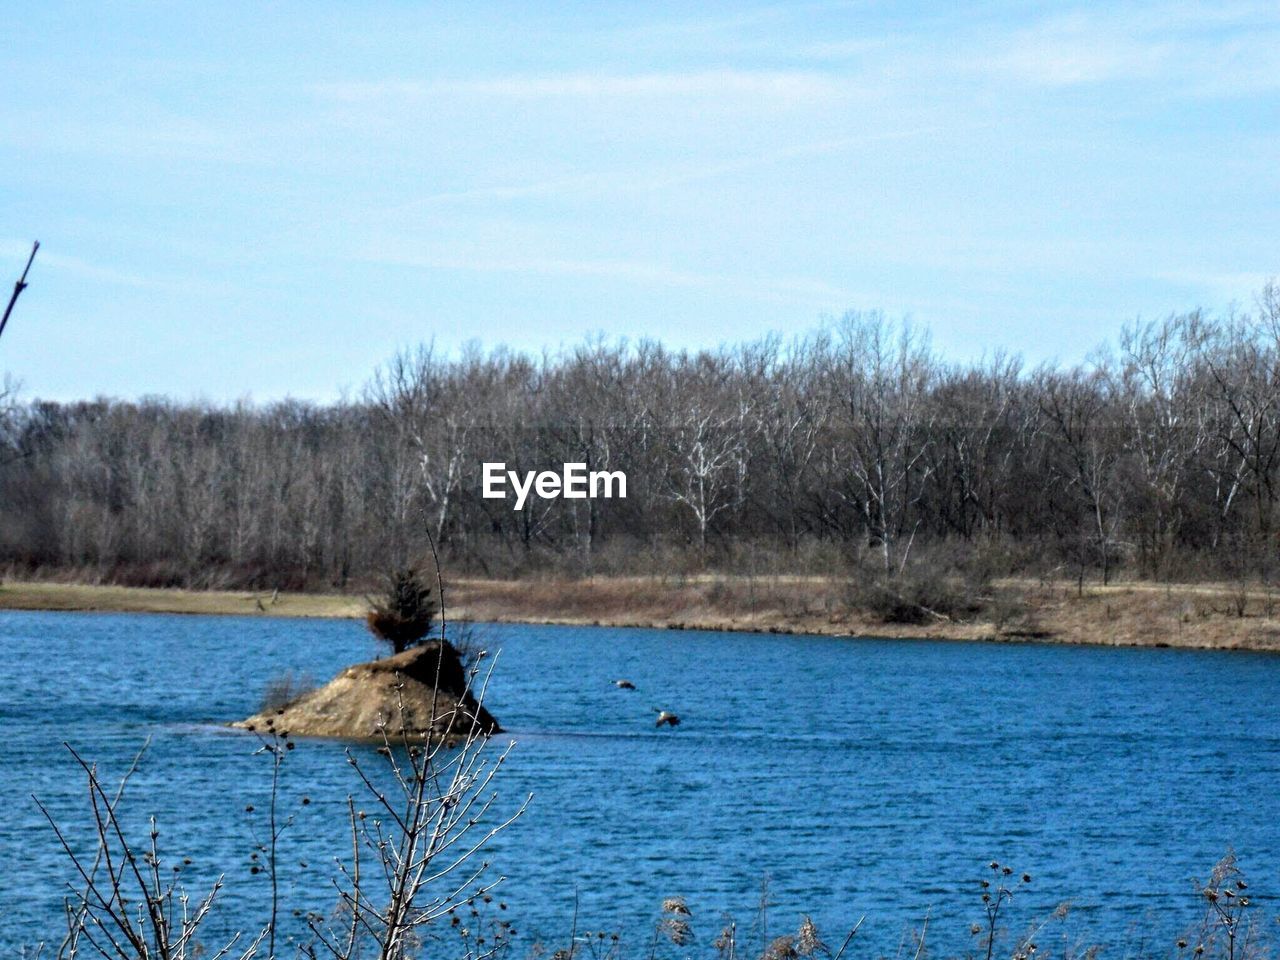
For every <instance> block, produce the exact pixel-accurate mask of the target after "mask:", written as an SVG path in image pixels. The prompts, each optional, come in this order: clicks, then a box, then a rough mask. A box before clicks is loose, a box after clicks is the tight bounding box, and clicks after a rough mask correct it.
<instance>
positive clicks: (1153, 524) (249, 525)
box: [0, 286, 1280, 588]
mask: <svg viewBox="0 0 1280 960" xmlns="http://www.w3.org/2000/svg"><path fill="white" fill-rule="evenodd" d="M0 397H2V398H0V564H3V565H4V566H6V567H7V568H9V569H11V570H17V571H26V572H32V571H45V572H51V571H59V570H64V571H70V572H75V573H77V574H80V575H91V576H94V577H96V578H103V579H107V580H114V581H119V582H130V583H145V584H186V585H195V586H204V585H225V586H233V585H236V586H255V587H272V586H276V587H289V588H319V587H327V586H339V587H342V586H347V585H350V584H352V583H353V582H365V581H367V580H368V578H370V577H372V576H374V575H377V574H380V573H383V572H385V571H387V570H389V569H393V568H396V567H403V566H407V565H412V564H413V563H415V562H420V559H421V557H422V556H423V555H424V553H425V551H426V550H427V539H428V535H430V537H431V538H433V539H434V541H435V542H436V544H437V545H438V547H439V549H440V552H441V554H442V556H443V557H444V558H446V559H447V561H448V563H449V565H450V568H451V569H452V570H454V571H455V572H469V573H475V574H480V575H488V576H504V577H505V576H518V575H522V574H528V573H533V572H543V571H548V570H552V571H556V572H559V573H565V574H589V573H599V574H608V573H643V572H657V571H663V572H667V571H692V570H700V569H719V570H726V571H729V570H739V571H741V570H755V571H763V570H769V571H791V572H805V571H812V572H832V571H841V570H850V569H860V570H863V571H871V572H874V573H875V575H877V576H887V577H892V576H896V575H899V574H901V573H902V572H904V571H906V570H907V569H909V568H910V567H911V566H912V565H913V564H916V563H919V562H922V558H927V557H930V556H939V555H947V556H952V557H977V556H980V557H984V558H987V561H988V562H990V563H991V564H994V565H995V566H997V567H999V568H1000V569H1001V570H1003V571H1004V572H1038V573H1041V574H1044V575H1069V576H1072V577H1076V576H1078V577H1081V578H1084V577H1090V578H1092V577H1098V578H1102V579H1104V580H1105V579H1110V578H1111V577H1112V576H1114V575H1116V574H1117V573H1118V572H1120V571H1123V572H1124V573H1125V574H1126V575H1133V576H1142V577H1149V578H1157V579H1160V578H1195V577H1231V578H1262V579H1267V578H1270V577H1271V576H1272V575H1273V572H1274V567H1275V563H1274V557H1275V554H1276V549H1277V542H1276V537H1277V529H1276V527H1277V520H1278V518H1277V510H1276V507H1277V497H1280V288H1277V287H1276V286H1268V287H1267V288H1265V289H1264V290H1263V292H1262V293H1261V294H1260V295H1259V297H1258V298H1257V303H1256V307H1254V308H1253V309H1251V310H1249V311H1247V312H1237V311H1233V312H1231V313H1228V314H1226V315H1224V316H1210V315H1207V314H1205V313H1203V312H1199V311H1196V312H1192V313H1187V314H1183V315H1176V316H1171V317H1168V318H1165V319H1161V320H1155V321H1148V322H1139V323H1134V324H1131V325H1129V326H1127V327H1125V328H1124V329H1123V330H1122V332H1121V335H1120V337H1119V339H1118V343H1117V344H1116V345H1115V347H1114V348H1112V349H1110V350H1107V351H1105V352H1099V353H1097V354H1096V355H1094V356H1092V357H1091V358H1090V360H1089V361H1088V362H1085V363H1081V364H1077V365H1069V366H1063V365H1041V366H1037V367H1034V368H1028V367H1027V366H1026V365H1024V364H1023V363H1022V362H1021V361H1020V360H1019V359H1018V358H1016V357H1013V356H1008V355H1000V354H997V355H994V356H991V357H989V358H987V359H985V360H982V361H978V362H970V363H950V362H947V361H946V360H945V359H943V358H940V357H938V356H937V355H936V354H935V352H934V351H933V350H932V348H931V346H930V343H929V340H928V337H927V335H925V334H922V333H921V332H920V331H919V330H915V329H912V328H911V327H910V326H908V325H904V324H900V323H896V322H893V321H891V320H888V319H886V318H885V317H884V316H883V315H880V314H875V313H870V314H861V313H853V314H849V315H846V316H845V317H844V318H842V319H841V320H839V321H838V322H833V323H831V324H828V325H827V326H825V327H823V328H822V329H820V330H818V331H816V332H814V333H812V334H809V335H806V336H802V337H797V338H795V339H791V340H784V339H782V338H780V337H776V336H773V337H767V338H765V339H761V340H757V341H754V342H751V343H746V344H741V345H734V346H724V347H721V348H719V349H716V350H706V351H696V352H687V351H674V350H670V349H667V348H665V347H664V346H662V345H661V344H660V343H656V342H651V341H642V342H639V343H635V344H627V343H611V342H607V341H605V340H603V339H593V340H589V341H586V342H584V343H582V344H580V345H578V346H577V347H574V348H572V349H568V350H565V351H561V352H559V353H555V354H544V355H541V356H531V355H528V354H524V353H519V352H513V351H510V350H506V349H496V350H492V351H488V352H485V351H482V350H480V349H478V348H470V349H466V350H464V351H462V353H461V354H460V355H454V356H447V355H443V354H442V353H441V352H439V351H437V350H435V349H433V348H432V347H431V346H423V347H421V348H419V349H416V350H410V351H405V352H402V353H400V354H399V355H397V356H395V357H394V358H392V359H391V360H390V361H389V362H388V363H386V364H385V365H384V366H383V367H382V368H380V369H379V370H377V371H376V372H375V373H374V374H373V375H372V377H371V378H370V380H369V382H368V383H367V385H366V386H365V387H364V389H363V390H362V391H361V393H360V394H359V396H358V397H356V398H354V399H351V400H347V401H343V402H337V403H332V404H324V405H321V404H313V403H304V402H297V401H286V402H280V403H273V404H267V405H253V404H249V403H237V404H232V405H209V404H195V403H179V402H174V401H170V400H165V399H143V400H137V401H130V400H111V399H98V400H92V401H84V402H76V403H52V402H44V401H38V400H35V401H23V400H21V399H20V397H19V395H18V393H17V391H15V390H13V389H12V387H11V386H10V388H8V389H7V390H5V391H4V392H3V394H0ZM486 461H504V462H505V463H506V464H507V466H508V468H510V469H513V470H519V471H521V472H522V473H523V472H524V471H529V470H544V469H559V467H560V465H561V464H562V463H565V462H575V463H585V464H586V465H587V469H588V470H610V471H612V470H622V471H624V472H625V473H626V475H627V480H628V483H627V493H628V496H627V497H626V499H609V500H599V499H586V500H579V499H574V500H565V499H555V500H544V499H539V498H537V497H533V498H530V502H529V503H528V504H527V505H526V506H525V508H524V509H523V510H520V511H515V510H513V509H512V504H511V502H510V501H502V500H492V499H484V498H482V496H481V466H482V464H483V463H484V462H486Z"/></svg>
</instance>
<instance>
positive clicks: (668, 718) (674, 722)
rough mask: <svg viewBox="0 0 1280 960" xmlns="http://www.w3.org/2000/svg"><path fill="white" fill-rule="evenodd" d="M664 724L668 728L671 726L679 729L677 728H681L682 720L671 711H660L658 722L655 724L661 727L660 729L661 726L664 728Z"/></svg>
mask: <svg viewBox="0 0 1280 960" xmlns="http://www.w3.org/2000/svg"><path fill="white" fill-rule="evenodd" d="M664 723H665V724H666V725H667V726H669V727H677V726H679V725H680V718H679V717H677V716H676V715H675V714H674V713H672V712H671V711H670V710H659V711H658V722H657V723H656V724H655V726H659V727H660V726H662V725H663V724H664Z"/></svg>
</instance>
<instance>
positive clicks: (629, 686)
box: [613, 680, 636, 690]
mask: <svg viewBox="0 0 1280 960" xmlns="http://www.w3.org/2000/svg"><path fill="white" fill-rule="evenodd" d="M613 685H614V686H615V687H617V688H618V689H619V690H634V689H635V688H636V685H635V684H634V683H632V682H631V681H630V680H615V681H613Z"/></svg>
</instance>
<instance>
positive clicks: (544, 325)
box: [0, 0, 1280, 400]
mask: <svg viewBox="0 0 1280 960" xmlns="http://www.w3.org/2000/svg"><path fill="white" fill-rule="evenodd" d="M5 33H6V45H5V47H6V54H5V60H6V68H5V70H4V73H3V80H2V81H0V83H3V87H4V96H3V97H2V98H0V170H2V171H3V176H2V177H0V201H2V205H0V210H2V211H3V212H2V214H0V266H2V267H3V268H4V269H3V272H2V273H0V282H2V283H4V284H6V285H7V284H8V283H10V282H11V280H12V276H11V275H13V274H16V272H17V271H18V269H19V268H20V266H21V262H22V260H23V258H24V256H25V250H26V247H27V245H28V244H29V241H30V240H31V239H34V238H39V239H40V240H41V241H42V243H43V248H42V250H41V254H40V256H39V258H38V259H37V261H36V265H35V267H34V268H33V272H32V277H31V280H32V286H31V288H30V289H29V290H28V291H27V293H26V294H24V298H23V300H22V301H21V303H20V306H19V308H18V312H17V314H16V316H15V319H14V321H13V322H12V324H11V326H10V329H9V331H8V332H7V333H6V335H5V339H4V341H3V342H0V370H3V371H7V372H8V373H10V374H12V375H13V376H15V377H17V378H19V379H20V380H21V381H22V382H23V384H24V391H23V392H24V395H27V396H43V397H51V398H62V399H67V398H75V397H85V396H92V395H95V394H99V393H105V394H111V395H118V396H129V397H132V396H140V395H144V394H158V393H167V394H171V395H174V396H177V397H182V398H189V397H203V398H209V399H214V400H222V399H229V398H237V397H245V396H250V397H252V398H254V399H258V400H269V399H273V398H277V397H282V396H286V395H290V396H295V397H304V398H314V399H328V398H332V397H334V396H337V395H338V393H339V391H340V390H341V389H343V388H344V387H348V388H358V386H359V385H360V384H361V383H363V382H364V381H365V379H366V378H367V376H368V375H369V373H370V372H371V370H372V368H373V367H374V366H375V365H376V364H377V363H379V362H381V361H382V360H384V359H385V358H386V357H387V356H388V355H389V354H391V353H392V352H393V351H394V350H396V349H397V348H399V347H402V346H405V345H409V344H413V343H416V342H419V341H422V340H429V339H434V340H435V341H436V342H437V344H439V345H441V346H442V347H445V348H449V349H454V348H457V347H458V346H459V345H461V344H463V343H464V342H466V341H468V340H471V339H478V340H480V341H481V342H482V343H483V344H485V345H493V344H497V343H507V344H510V345H513V346H516V347H519V348H525V349H532V350H538V349H541V348H543V347H549V348H552V349H554V348H556V347H557V346H559V345H562V344H572V343H574V342H577V341H578V340H580V339H581V338H582V337H583V336H585V335H587V334H591V333H594V332H603V333H604V334H606V335H607V336H609V337H617V336H626V337H629V338H637V337H642V336H652V337H656V338H660V339H662V340H664V341H667V342H668V343H671V344H673V345H677V346H702V345H714V344H717V343H719V342H722V341H735V340H741V339H746V338H753V337H756V336H758V335H761V334H763V333H766V332H768V331H781V332H783V333H791V332H800V331H804V330H808V329H811V328H813V327H814V326H816V325H818V324H819V323H820V322H822V320H823V318H824V317H831V316H834V315H838V314H840V313H842V312H844V311H845V310H848V309H854V308H856V309H883V310H885V311H886V312H888V313H889V314H890V315H893V316H896V317H897V316H906V317H910V318H912V319H913V321H915V322H918V323H922V324H925V325H927V326H928V327H929V328H931V330H932V332H933V338H934V343H935V346H936V347H937V349H938V350H939V352H940V353H942V354H944V355H946V356H948V357H952V358H956V359H963V358H970V357H976V356H979V355H981V354H982V353H983V352H989V351H991V350H994V349H996V348H1006V349H1009V350H1012V351H1015V352H1020V353H1022V354H1023V355H1024V356H1025V357H1026V358H1027V359H1028V360H1029V361H1031V362H1037V361H1040V360H1043V359H1049V358H1055V357H1056V358H1061V359H1063V360H1077V359H1080V358H1081V357H1083V356H1084V355H1085V353H1086V352H1087V351H1088V350H1089V349H1090V348H1091V347H1093V346H1094V345H1095V344H1097V343H1098V342H1099V341H1102V340H1104V339H1107V338H1110V337H1113V336H1114V335H1115V333H1116V331H1117V330H1118V328H1119V326H1120V324H1122V323H1123V322H1125V321H1128V320H1132V319H1134V318H1135V317H1138V316H1144V317H1153V316H1159V315H1163V314H1165V313H1168V312H1170V311H1175V310H1183V309H1187V308H1190V307H1192V306H1196V305H1203V306H1205V307H1208V308H1211V309H1219V310H1220V309H1225V308H1227V307H1228V306H1229V305H1230V304H1231V303H1232V302H1236V303H1239V304H1241V305H1243V306H1245V307H1248V306H1249V305H1250V303H1251V300H1252V297H1253V294H1254V293H1255V292H1256V290H1257V289H1258V288H1259V287H1260V286H1261V285H1262V284H1263V283H1264V282H1265V281H1266V280H1267V279H1268V278H1270V277H1272V276H1274V275H1276V274H1277V273H1280V233H1278V231H1277V224H1280V216H1278V214H1280V149H1278V147H1280V56H1277V53H1276V51H1277V50H1280V5H1277V4H1275V3H1274V2H1269V3H1252V2H1248V3H1236V2H1232V0H1227V2H1225V3H1221V4H1212V5H1207V4H1206V5H1203V6H1201V5H1197V4H1191V3H1181V2H1155V3H1143V4H1113V5H1106V8H1105V9H1101V8H1099V9H1093V8H1091V7H1089V6H1068V5H1059V4H1027V3H1020V4H1009V5H1000V4H995V5H984V6H979V7H971V8H969V9H967V10H960V9H959V5H954V4H943V3H937V4H923V3H915V4H901V3H873V2H854V3H813V4H805V3H790V4H779V5H769V4H750V3H735V4H702V5H698V6H696V7H695V6H693V5H688V4H670V5H664V4H661V3H644V4H628V5H625V6H623V5H617V4H613V3H607V2H605V3H600V2H593V3H584V4H581V5H570V4H563V3H557V4H543V5H534V4H518V5H515V4H512V5H489V6H485V7H483V8H479V7H478V6H477V5H473V4H457V5H453V4H449V3H435V4H425V3H424V4H414V3H407V2H405V3H383V4H365V3H357V2H343V3H325V2H308V3H288V2H283V3H269V4H268V3H252V4H248V3H246V4H236V3H216V4H176V3H149V4H120V5H88V4H62V3H57V2H47V3H42V4H36V5H28V6H27V7H25V8H24V9H23V11H22V12H21V15H20V16H11V17H9V18H8V19H7V20H6V23H5Z"/></svg>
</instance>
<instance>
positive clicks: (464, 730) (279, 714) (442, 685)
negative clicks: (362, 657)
mask: <svg viewBox="0 0 1280 960" xmlns="http://www.w3.org/2000/svg"><path fill="white" fill-rule="evenodd" d="M232 726H233V727H239V728H241V729H257V730H260V731H261V730H266V729H267V728H268V727H271V728H273V729H275V730H278V731H281V732H287V733H289V734H291V735H294V736H300V737H341V738H344V739H353V740H378V741H381V740H382V739H383V737H384V735H385V736H386V737H387V738H388V739H389V740H391V741H392V742H393V743H394V742H395V741H397V740H399V739H401V738H402V737H405V736H409V737H416V738H421V737H423V736H425V735H430V736H431V737H433V738H446V739H458V738H462V737H465V736H467V734H468V733H469V732H470V731H471V730H472V729H473V727H474V728H475V729H478V730H479V731H480V732H481V733H485V734H493V733H499V732H501V730H502V728H501V727H499V726H498V721H496V720H495V719H494V718H493V716H492V714H490V713H489V711H488V710H486V709H485V708H484V707H483V706H481V705H480V704H478V703H476V700H475V697H473V696H472V695H471V691H470V690H468V689H467V671H466V668H465V667H464V666H463V665H462V661H461V660H460V659H459V657H458V653H457V651H456V650H454V648H453V646H452V645H451V644H449V643H448V642H443V643H442V642H441V641H438V640H436V641H432V642H430V643H426V644H423V645H422V646H420V647H414V648H413V649H411V650H406V651H405V652H404V653H398V654H396V655H395V656H393V657H387V658H386V659H384V660H374V661H371V662H369V663H358V664H356V665H355V666H352V667H347V669H346V670H343V671H342V673H340V674H338V675H337V676H336V677H334V678H333V679H332V680H330V681H329V682H328V683H326V684H325V685H324V686H323V687H319V688H318V689H316V690H312V691H311V692H310V693H305V694H303V695H302V696H301V697H299V698H298V699H297V700H294V701H293V702H292V703H290V704H287V705H286V706H284V707H282V708H280V709H278V710H266V711H263V712H261V713H256V714H254V715H253V716H252V717H248V718H246V719H244V720H241V721H239V722H237V723H233V724H232Z"/></svg>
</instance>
